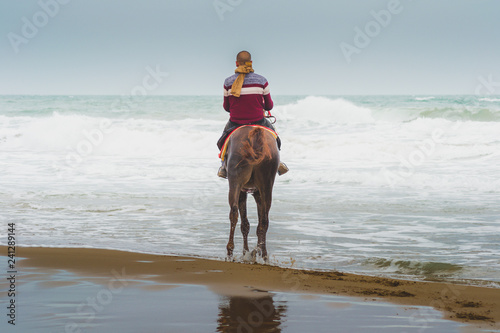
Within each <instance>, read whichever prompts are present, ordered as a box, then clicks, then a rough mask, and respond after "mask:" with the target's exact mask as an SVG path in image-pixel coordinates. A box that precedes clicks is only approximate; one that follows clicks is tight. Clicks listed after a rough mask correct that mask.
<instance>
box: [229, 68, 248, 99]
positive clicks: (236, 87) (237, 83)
mask: <svg viewBox="0 0 500 333" xmlns="http://www.w3.org/2000/svg"><path fill="white" fill-rule="evenodd" d="M234 72H235V73H239V74H240V75H238V77H237V78H236V80H234V82H233V85H232V86H231V95H233V96H234V97H240V94H241V87H243V81H244V80H245V75H246V74H248V73H253V68H252V62H251V61H247V62H246V63H245V64H244V65H240V66H239V67H238V68H236V69H235V70H234Z"/></svg>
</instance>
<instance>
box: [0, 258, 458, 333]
mask: <svg viewBox="0 0 500 333" xmlns="http://www.w3.org/2000/svg"><path fill="white" fill-rule="evenodd" d="M4 284H5V283H4V282H2V283H0V286H2V289H3V285H4ZM17 288H18V290H19V292H18V295H17V297H16V300H17V302H16V312H17V317H16V322H15V323H16V325H15V329H16V330H22V332H50V333H56V332H110V331H119V332H179V333H180V332H189V333H192V332H245V333H246V332H254V333H264V332H271V331H272V332H283V333H301V332H374V331H380V332H382V331H383V332H388V333H391V332H394V333H396V332H397V333H400V332H408V333H409V332H415V333H416V332H437V331H439V332H443V333H447V332H450V333H451V332H459V330H460V328H461V327H463V326H464V325H463V324H459V323H456V322H452V321H446V320H443V319H441V317H442V314H441V313H439V312H438V311H435V310H433V309H432V308H428V307H407V306H397V305H393V304H389V303H384V302H379V301H377V302H374V301H372V300H363V299H360V298H352V297H341V296H325V295H312V294H293V293H282V292H267V291H262V290H254V291H253V294H254V295H253V297H241V296H223V295H219V294H216V293H214V292H212V291H210V290H209V289H207V288H206V287H204V286H196V285H172V284H162V283H157V282H153V281H151V280H148V278H147V277H142V278H141V277H137V279H135V280H131V281H130V280H127V281H123V280H118V279H116V278H114V277H112V276H110V277H108V278H103V277H95V276H94V277H90V276H84V275H75V274H73V273H70V272H68V271H65V270H47V269H44V270H41V269H36V268H31V267H23V273H22V274H21V275H19V277H18V282H17ZM0 327H1V328H2V330H4V331H5V330H6V329H12V327H11V325H9V324H8V323H7V322H6V320H2V321H1V323H0Z"/></svg>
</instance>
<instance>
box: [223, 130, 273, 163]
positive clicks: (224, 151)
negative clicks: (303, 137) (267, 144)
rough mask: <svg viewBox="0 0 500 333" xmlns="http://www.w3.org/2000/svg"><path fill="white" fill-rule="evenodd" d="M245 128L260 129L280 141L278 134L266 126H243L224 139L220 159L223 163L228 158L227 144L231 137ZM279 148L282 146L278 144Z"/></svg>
mask: <svg viewBox="0 0 500 333" xmlns="http://www.w3.org/2000/svg"><path fill="white" fill-rule="evenodd" d="M243 127H260V128H262V129H264V130H266V131H268V132H269V133H271V134H272V135H273V137H274V138H275V139H276V140H279V138H278V133H276V132H275V131H273V130H272V129H270V128H268V127H265V126H261V125H242V126H239V127H236V128H235V129H233V130H232V131H231V132H229V134H228V135H227V136H226V137H225V139H224V143H223V144H222V146H221V147H220V152H219V158H220V159H221V161H224V158H225V156H226V149H227V144H228V143H229V139H230V138H231V136H232V135H233V133H234V132H236V131H237V130H239V129H240V128H243ZM221 139H223V138H221ZM220 141H221V140H219V142H220ZM278 146H280V145H279V144H278Z"/></svg>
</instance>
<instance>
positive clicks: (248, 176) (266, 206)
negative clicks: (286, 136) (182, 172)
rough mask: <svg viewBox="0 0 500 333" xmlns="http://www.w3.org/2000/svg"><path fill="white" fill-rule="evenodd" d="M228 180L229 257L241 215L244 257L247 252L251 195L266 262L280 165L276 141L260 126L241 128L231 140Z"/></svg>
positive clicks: (227, 151)
mask: <svg viewBox="0 0 500 333" xmlns="http://www.w3.org/2000/svg"><path fill="white" fill-rule="evenodd" d="M225 161H226V164H227V179H228V181H229V198H228V199H229V206H230V208H231V211H230V213H229V220H230V221H231V230H230V233H229V242H228V243H227V255H228V258H231V257H232V255H233V249H234V230H235V228H236V224H237V223H238V211H239V213H240V216H241V233H242V234H243V254H246V253H247V252H248V251H249V249H248V239H247V238H248V232H249V230H250V223H249V222H248V218H247V206H246V200H247V193H252V194H253V197H254V199H255V202H256V203H257V211H258V217H259V225H258V227H257V251H258V253H259V254H260V255H261V256H262V258H263V259H264V260H265V261H267V259H268V258H267V250H266V233H267V228H268V226H269V210H270V209H271V201H272V193H273V185H274V179H275V178H276V172H277V170H278V166H279V163H280V155H279V150H278V146H277V144H276V139H275V138H274V136H273V135H272V133H270V132H269V131H267V130H265V129H263V128H261V127H250V126H245V127H240V128H238V130H236V131H235V132H234V133H233V134H232V136H231V137H230V139H229V143H228V146H227V149H226V158H225Z"/></svg>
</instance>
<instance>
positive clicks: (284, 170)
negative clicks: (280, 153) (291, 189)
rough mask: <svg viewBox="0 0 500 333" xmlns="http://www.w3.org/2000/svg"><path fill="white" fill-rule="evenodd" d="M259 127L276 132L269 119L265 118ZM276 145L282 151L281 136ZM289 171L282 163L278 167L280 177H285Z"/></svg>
mask: <svg viewBox="0 0 500 333" xmlns="http://www.w3.org/2000/svg"><path fill="white" fill-rule="evenodd" d="M258 125H261V126H264V127H267V128H269V129H272V130H273V131H276V129H275V128H274V126H273V124H271V122H270V121H269V119H267V118H264V119H262V120H261V121H259V122H258ZM276 144H277V145H278V150H281V139H280V137H279V136H278V137H276ZM288 170H289V169H288V167H287V166H286V164H285V163H283V162H281V161H280V166H279V167H278V175H280V176H281V175H284V174H285V173H287V172H288Z"/></svg>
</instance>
